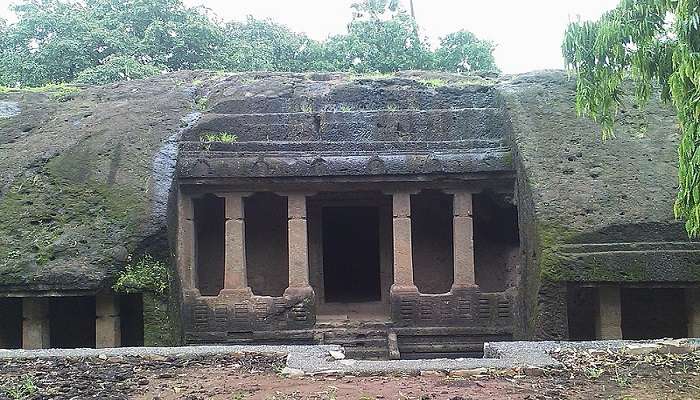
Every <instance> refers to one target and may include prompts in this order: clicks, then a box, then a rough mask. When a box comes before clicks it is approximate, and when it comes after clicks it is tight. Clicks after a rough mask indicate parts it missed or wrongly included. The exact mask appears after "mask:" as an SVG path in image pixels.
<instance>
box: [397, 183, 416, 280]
mask: <svg viewBox="0 0 700 400" xmlns="http://www.w3.org/2000/svg"><path fill="white" fill-rule="evenodd" d="M392 203H393V206H392V215H393V233H394V284H393V285H392V286H391V291H392V292H395V291H411V292H418V288H417V287H416V285H415V284H414V283H413V253H412V251H413V250H412V243H411V193H410V192H407V191H402V192H396V193H394V194H393V196H392Z"/></svg>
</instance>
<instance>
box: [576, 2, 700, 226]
mask: <svg viewBox="0 0 700 400" xmlns="http://www.w3.org/2000/svg"><path fill="white" fill-rule="evenodd" d="M562 47H563V52H564V57H565V59H566V61H567V63H568V67H569V68H570V69H571V70H572V71H573V72H575V73H576V76H577V85H576V109H577V111H578V112H579V114H581V115H587V116H590V117H592V118H593V119H594V120H595V121H597V122H599V123H600V124H601V125H602V129H603V137H604V138H610V137H612V136H613V129H614V126H615V116H616V114H617V112H618V110H619V109H620V107H622V98H623V82H624V81H625V79H626V78H628V77H630V78H631V79H632V80H633V81H634V83H635V96H636V99H637V100H638V101H639V102H640V103H642V104H644V103H645V102H646V101H647V100H648V99H649V98H650V96H651V94H652V93H653V92H654V90H655V89H657V88H658V89H659V90H660V96H661V98H662V99H663V100H665V101H667V102H671V103H673V105H674V106H675V108H676V112H677V116H678V121H679V123H680V126H681V134H682V137H681V141H680V148H679V151H678V159H679V166H678V185H679V191H678V196H677V199H676V203H675V206H674V212H675V215H676V217H677V218H683V219H685V221H686V224H685V227H686V231H687V232H688V235H689V236H691V237H698V236H700V151H699V149H700V1H698V0H622V1H621V2H620V4H619V5H618V6H617V8H615V9H613V10H611V11H609V12H608V13H606V14H604V15H603V16H602V17H601V18H600V20H598V21H595V22H575V23H572V24H570V25H569V27H568V29H567V31H566V36H565V39H564V43H563V46H562Z"/></svg>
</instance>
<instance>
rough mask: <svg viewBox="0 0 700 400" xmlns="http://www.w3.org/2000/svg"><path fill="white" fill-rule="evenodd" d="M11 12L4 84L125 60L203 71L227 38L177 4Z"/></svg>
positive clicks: (96, 0)
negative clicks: (14, 16)
mask: <svg viewBox="0 0 700 400" xmlns="http://www.w3.org/2000/svg"><path fill="white" fill-rule="evenodd" d="M13 10H14V12H15V14H16V15H17V19H18V20H17V22H16V23H14V24H11V25H9V26H6V27H5V28H4V29H3V35H2V36H3V39H2V40H1V41H0V46H1V47H0V83H1V84H5V85H13V86H14V85H21V86H40V85H44V84H47V83H54V82H69V81H72V80H73V79H75V78H76V77H77V76H78V75H79V74H80V73H81V71H84V70H87V69H91V73H92V74H93V76H94V73H95V72H96V71H99V70H105V71H109V70H112V69H113V68H112V67H114V63H115V61H114V60H122V61H123V60H125V58H123V57H130V58H131V59H133V60H135V61H136V62H139V63H141V64H143V65H151V66H154V67H158V68H162V69H164V70H177V69H191V68H206V67H210V66H212V64H211V61H212V58H213V55H214V54H216V53H217V51H218V49H219V48H220V47H221V45H222V44H223V40H224V37H223V31H222V30H221V29H220V28H219V27H218V26H217V25H216V24H214V23H213V22H211V21H210V19H209V17H208V16H207V15H206V13H204V11H203V10H202V9H196V8H186V7H185V6H183V4H182V1H181V0H85V1H72V0H26V1H24V2H22V3H19V4H17V5H15V6H14V7H13ZM115 56H119V57H121V58H116V59H115V58H114V57H115ZM110 64H111V65H110ZM100 66H104V68H98V67H100ZM95 68H97V69H95Z"/></svg>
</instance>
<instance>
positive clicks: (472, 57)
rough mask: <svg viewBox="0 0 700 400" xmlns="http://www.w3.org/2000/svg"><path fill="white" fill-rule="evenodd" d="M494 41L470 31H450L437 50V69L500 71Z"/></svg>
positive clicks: (441, 40)
mask: <svg viewBox="0 0 700 400" xmlns="http://www.w3.org/2000/svg"><path fill="white" fill-rule="evenodd" d="M494 48H495V46H494V44H493V43H491V42H489V41H486V40H480V39H479V38H477V37H476V35H474V34H473V33H471V32H469V31H464V30H462V31H458V32H453V33H450V34H449V35H447V36H445V37H444V38H441V39H440V47H438V49H437V50H436V51H435V65H434V67H435V69H439V70H441V71H452V72H455V71H456V72H468V71H493V72H496V71H498V67H496V60H494V58H493V50H494Z"/></svg>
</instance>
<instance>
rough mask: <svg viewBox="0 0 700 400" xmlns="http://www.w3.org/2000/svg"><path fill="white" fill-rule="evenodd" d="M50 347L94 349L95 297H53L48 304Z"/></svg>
mask: <svg viewBox="0 0 700 400" xmlns="http://www.w3.org/2000/svg"><path fill="white" fill-rule="evenodd" d="M49 324H50V327H51V342H50V343H51V347H53V348H58V349H74V348H80V347H95V297H94V296H93V297H55V298H52V299H51V302H50V303H49Z"/></svg>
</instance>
